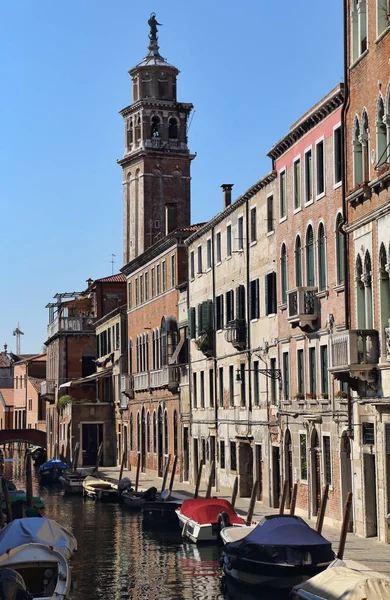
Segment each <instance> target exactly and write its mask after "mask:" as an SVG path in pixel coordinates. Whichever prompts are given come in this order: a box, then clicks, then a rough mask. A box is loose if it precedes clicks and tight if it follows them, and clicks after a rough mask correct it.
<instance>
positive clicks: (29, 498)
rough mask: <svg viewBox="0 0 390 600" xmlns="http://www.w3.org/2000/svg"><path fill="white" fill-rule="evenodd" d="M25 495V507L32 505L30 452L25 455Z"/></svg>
mask: <svg viewBox="0 0 390 600" xmlns="http://www.w3.org/2000/svg"><path fill="white" fill-rule="evenodd" d="M26 496H27V508H32V507H33V506H34V500H33V481H32V458H31V453H30V452H27V455H26Z"/></svg>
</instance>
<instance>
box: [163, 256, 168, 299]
mask: <svg viewBox="0 0 390 600" xmlns="http://www.w3.org/2000/svg"><path fill="white" fill-rule="evenodd" d="M166 290H167V263H166V262H165V260H163V262H162V291H163V292H166Z"/></svg>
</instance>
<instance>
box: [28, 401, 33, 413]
mask: <svg viewBox="0 0 390 600" xmlns="http://www.w3.org/2000/svg"><path fill="white" fill-rule="evenodd" d="M28 410H29V411H31V410H32V398H29V399H28Z"/></svg>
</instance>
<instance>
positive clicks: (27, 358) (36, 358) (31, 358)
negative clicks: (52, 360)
mask: <svg viewBox="0 0 390 600" xmlns="http://www.w3.org/2000/svg"><path fill="white" fill-rule="evenodd" d="M19 358H20V360H18V361H17V364H18V365H21V364H25V363H27V362H44V361H46V359H47V355H46V354H23V357H22V355H21V356H20V357H19Z"/></svg>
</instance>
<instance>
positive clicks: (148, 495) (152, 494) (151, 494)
mask: <svg viewBox="0 0 390 600" xmlns="http://www.w3.org/2000/svg"><path fill="white" fill-rule="evenodd" d="M156 497H157V488H155V487H150V488H149V489H148V490H146V492H144V493H143V494H142V498H143V499H144V500H146V501H147V502H154V500H156Z"/></svg>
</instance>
